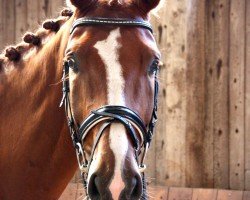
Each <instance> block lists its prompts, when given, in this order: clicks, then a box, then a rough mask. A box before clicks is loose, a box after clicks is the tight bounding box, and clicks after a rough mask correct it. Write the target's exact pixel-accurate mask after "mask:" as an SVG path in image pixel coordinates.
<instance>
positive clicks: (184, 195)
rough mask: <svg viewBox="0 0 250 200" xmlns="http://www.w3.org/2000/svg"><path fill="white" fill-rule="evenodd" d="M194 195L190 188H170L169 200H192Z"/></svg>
mask: <svg viewBox="0 0 250 200" xmlns="http://www.w3.org/2000/svg"><path fill="white" fill-rule="evenodd" d="M192 193H193V189H190V188H170V189H169V194H168V200H192Z"/></svg>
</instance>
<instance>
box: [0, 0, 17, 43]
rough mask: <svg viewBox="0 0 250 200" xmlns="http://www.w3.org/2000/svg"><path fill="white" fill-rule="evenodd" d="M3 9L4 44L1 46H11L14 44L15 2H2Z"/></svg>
mask: <svg viewBox="0 0 250 200" xmlns="http://www.w3.org/2000/svg"><path fill="white" fill-rule="evenodd" d="M3 9H4V13H5V17H4V20H3V24H4V32H3V36H4V44H3V46H6V45H10V44H13V43H14V42H15V36H16V32H15V30H16V29H15V0H3Z"/></svg>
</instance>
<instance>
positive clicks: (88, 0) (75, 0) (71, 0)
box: [66, 0, 97, 10]
mask: <svg viewBox="0 0 250 200" xmlns="http://www.w3.org/2000/svg"><path fill="white" fill-rule="evenodd" d="M96 2H97V0H66V5H67V6H68V7H70V8H71V9H72V6H74V7H75V8H78V9H80V10H81V9H84V8H86V7H89V6H90V5H91V4H94V3H96Z"/></svg>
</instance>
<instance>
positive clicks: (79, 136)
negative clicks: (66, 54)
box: [60, 18, 159, 189]
mask: <svg viewBox="0 0 250 200" xmlns="http://www.w3.org/2000/svg"><path fill="white" fill-rule="evenodd" d="M108 25H112V26H131V27H140V28H145V29H147V30H149V31H151V32H153V30H152V27H151V25H150V24H149V22H147V21H144V20H134V19H121V18H118V19H113V18H80V19H77V20H76V21H75V22H74V23H73V26H72V29H71V31H70V33H71V34H72V33H73V32H74V30H75V29H76V28H77V27H79V26H108ZM152 65H154V67H155V69H156V71H155V72H154V78H155V81H154V107H153V111H152V116H151V120H150V122H149V124H147V125H145V124H144V122H143V120H142V119H141V117H140V116H139V115H138V114H137V113H135V112H134V111H133V110H131V109H130V108H128V107H125V106H114V105H106V106H103V107H101V108H99V109H97V110H94V111H92V112H91V113H90V115H89V116H88V117H87V118H86V119H85V120H84V121H83V122H82V123H81V125H80V126H78V124H77V123H76V121H75V118H74V116H73V113H72V109H71V104H70V98H69V93H70V89H69V88H70V87H69V80H68V78H67V77H68V75H69V69H70V68H71V69H73V70H76V69H77V66H76V62H75V60H74V59H68V60H66V61H64V66H63V67H64V70H63V78H62V80H63V97H62V101H61V104H60V107H62V106H63V104H64V106H65V113H66V118H67V122H68V127H69V130H70V135H71V138H72V142H73V145H74V148H75V149H76V155H77V160H78V164H79V168H80V170H81V173H82V177H83V184H84V188H85V189H87V177H88V171H89V168H90V165H91V162H92V160H93V156H94V153H95V149H96V147H97V145H98V142H99V140H100V138H101V137H102V135H103V133H104V131H105V130H106V128H108V127H109V126H110V125H111V124H112V123H121V124H123V125H124V127H125V128H126V130H127V131H128V133H129V136H130V137H131V139H132V142H133V146H134V151H135V156H136V159H137V163H138V167H139V171H140V172H141V173H142V174H143V177H144V171H145V169H146V165H145V164H144V161H145V157H146V154H147V151H148V148H149V146H150V143H151V140H152V137H153V132H154V127H155V123H156V121H157V103H158V87H159V84H158V79H157V73H158V70H159V62H158V61H157V60H155V61H154V62H153V64H152ZM97 124H102V126H101V128H100V130H99V132H98V134H97V136H96V138H95V140H94V144H93V147H92V151H91V155H90V157H89V159H87V156H86V152H85V149H84V144H83V143H84V140H85V138H86V136H87V135H88V133H89V131H90V130H91V129H92V128H93V127H95V126H96V125H97ZM136 133H139V135H140V138H138V136H137V134H136ZM140 140H141V141H142V143H140V142H139V141H140ZM141 154H142V156H141V160H139V156H140V155H141ZM143 187H144V188H143V189H145V187H146V186H145V183H144V186H143Z"/></svg>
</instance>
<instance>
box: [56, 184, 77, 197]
mask: <svg viewBox="0 0 250 200" xmlns="http://www.w3.org/2000/svg"><path fill="white" fill-rule="evenodd" d="M76 193H77V184H73V183H70V184H69V185H68V186H67V188H66V190H65V191H64V192H63V194H62V195H61V197H60V200H75V199H76Z"/></svg>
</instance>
